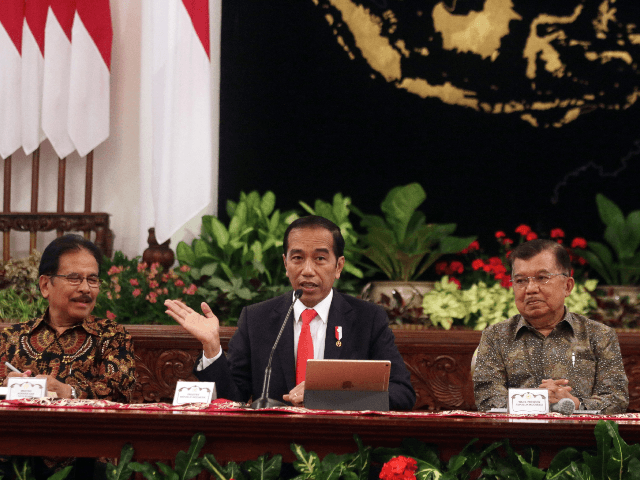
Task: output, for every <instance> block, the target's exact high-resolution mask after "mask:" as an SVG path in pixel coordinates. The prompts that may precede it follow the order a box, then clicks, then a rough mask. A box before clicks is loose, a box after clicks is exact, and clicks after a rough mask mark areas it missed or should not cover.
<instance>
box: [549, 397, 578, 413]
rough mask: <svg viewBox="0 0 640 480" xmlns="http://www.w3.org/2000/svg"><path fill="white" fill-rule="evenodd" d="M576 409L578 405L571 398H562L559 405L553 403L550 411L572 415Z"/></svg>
mask: <svg viewBox="0 0 640 480" xmlns="http://www.w3.org/2000/svg"><path fill="white" fill-rule="evenodd" d="M575 409H576V404H575V403H573V400H571V399H570V398H561V399H560V400H559V401H558V402H557V403H552V404H551V406H550V407H549V410H551V411H552V412H557V413H561V414H563V415H571V414H572V413H573V412H574V411H575Z"/></svg>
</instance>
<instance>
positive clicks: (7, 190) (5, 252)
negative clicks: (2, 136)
mask: <svg viewBox="0 0 640 480" xmlns="http://www.w3.org/2000/svg"><path fill="white" fill-rule="evenodd" d="M3 211H4V213H11V155H9V156H8V157H7V158H5V159H4V203H3ZM10 242H11V231H10V230H8V231H6V232H3V234H2V258H3V260H4V261H5V262H8V261H9V260H10V259H11V243H10Z"/></svg>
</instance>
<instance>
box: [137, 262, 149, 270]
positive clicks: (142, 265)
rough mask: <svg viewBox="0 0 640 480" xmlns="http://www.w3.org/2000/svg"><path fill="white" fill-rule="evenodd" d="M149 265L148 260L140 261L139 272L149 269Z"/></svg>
mask: <svg viewBox="0 0 640 480" xmlns="http://www.w3.org/2000/svg"><path fill="white" fill-rule="evenodd" d="M147 266H148V265H147V262H142V263H139V264H138V272H141V271H143V270H146V269H147Z"/></svg>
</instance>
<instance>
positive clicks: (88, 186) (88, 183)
mask: <svg viewBox="0 0 640 480" xmlns="http://www.w3.org/2000/svg"><path fill="white" fill-rule="evenodd" d="M86 175H87V176H86V179H85V189H84V213H91V198H92V196H93V150H91V151H90V152H89V153H87V174H86ZM90 236H91V231H90V230H86V231H85V232H84V237H85V238H86V239H90Z"/></svg>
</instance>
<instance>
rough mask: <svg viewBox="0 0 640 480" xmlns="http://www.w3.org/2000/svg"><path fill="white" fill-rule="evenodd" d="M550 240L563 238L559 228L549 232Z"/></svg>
mask: <svg viewBox="0 0 640 480" xmlns="http://www.w3.org/2000/svg"><path fill="white" fill-rule="evenodd" d="M551 238H564V231H563V230H562V229H561V228H554V229H553V230H551Z"/></svg>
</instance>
